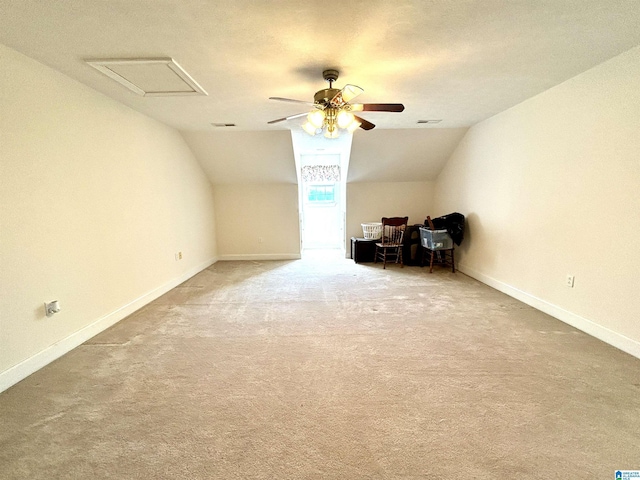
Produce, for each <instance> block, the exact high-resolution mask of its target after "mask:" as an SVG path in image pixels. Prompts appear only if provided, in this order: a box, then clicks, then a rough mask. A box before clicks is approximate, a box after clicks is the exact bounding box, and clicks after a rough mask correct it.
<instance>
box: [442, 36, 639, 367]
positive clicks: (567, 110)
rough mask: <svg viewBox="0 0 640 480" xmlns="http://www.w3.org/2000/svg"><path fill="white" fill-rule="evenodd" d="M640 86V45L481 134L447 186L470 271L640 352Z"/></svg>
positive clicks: (471, 139)
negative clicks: (570, 279) (461, 224)
mask: <svg viewBox="0 0 640 480" xmlns="http://www.w3.org/2000/svg"><path fill="white" fill-rule="evenodd" d="M639 78H640V47H638V48H634V49H632V50H630V51H628V52H626V53H624V54H622V55H620V56H618V57H616V58H614V59H612V60H610V61H608V62H605V63H604V64H602V65H600V66H598V67H595V68H593V69H591V70H589V71H587V72H585V73H583V74H581V75H578V76H577V77H575V78H573V79H571V80H569V81H567V82H565V83H563V84H561V85H559V86H557V87H554V88H552V89H550V90H548V91H547V92H545V93H543V94H540V95H538V96H536V97H534V98H532V99H530V100H527V101H526V102H523V103H522V104H520V105H518V106H516V107H513V108H511V109H510V110H507V111H505V112H503V113H501V114H499V115H496V116H495V117H493V118H491V119H489V120H486V121H484V122H482V123H480V124H478V125H476V126H474V127H473V128H471V129H470V130H469V132H468V133H467V135H466V136H465V138H464V139H463V141H462V142H461V143H460V145H459V146H458V148H457V149H456V151H455V152H454V154H453V155H452V158H451V159H450V160H449V162H448V163H447V165H446V167H445V169H444V170H443V172H442V173H441V175H440V177H439V178H438V181H437V185H436V199H437V208H438V211H439V213H446V212H449V211H454V210H457V211H460V212H463V213H466V214H467V215H468V220H469V222H468V223H469V231H468V238H467V240H466V241H465V243H464V245H463V248H461V249H460V252H461V254H462V255H461V256H460V257H459V258H460V268H461V269H462V270H463V271H465V272H467V273H469V274H471V275H473V276H475V277H477V278H479V279H481V280H483V281H485V282H487V283H489V284H490V285H493V286H495V287H496V288H499V289H502V290H503V291H506V292H508V293H510V294H512V295H514V296H518V297H520V298H522V299H523V300H525V301H527V302H529V303H530V304H532V305H534V306H536V307H538V308H541V309H542V310H545V311H547V312H549V313H551V314H552V315H554V316H556V317H558V318H560V319H562V320H564V321H567V322H568V323H571V324H574V325H576V326H578V327H579V328H581V329H584V330H586V331H588V332H589V333H592V334H593V335H596V336H598V337H600V338H602V339H605V340H606V341H609V342H611V343H614V344H616V345H617V346H619V347H620V348H622V349H625V350H626V351H629V352H632V353H634V354H635V355H637V356H640V348H639V346H640V343H638V342H640V295H638V292H639V291H640V195H639V189H640V153H639V152H640V134H639V132H640V115H639V112H640V89H639V88H638V79H639ZM568 274H570V275H575V287H574V288H568V287H566V286H565V278H566V276H567V275H568Z"/></svg>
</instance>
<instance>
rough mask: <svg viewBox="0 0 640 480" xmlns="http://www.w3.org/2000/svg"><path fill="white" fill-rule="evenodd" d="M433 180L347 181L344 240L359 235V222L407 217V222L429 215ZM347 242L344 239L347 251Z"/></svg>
mask: <svg viewBox="0 0 640 480" xmlns="http://www.w3.org/2000/svg"><path fill="white" fill-rule="evenodd" d="M433 194H434V182H372V183H347V239H349V238H351V237H362V235H363V234H362V226H361V224H363V223H368V222H379V221H380V219H381V218H382V217H404V216H405V215H406V216H408V217H409V225H412V224H415V223H423V222H424V219H425V218H426V216H427V215H431V216H433V201H434V199H433ZM348 250H349V242H347V254H348V253H349V252H348Z"/></svg>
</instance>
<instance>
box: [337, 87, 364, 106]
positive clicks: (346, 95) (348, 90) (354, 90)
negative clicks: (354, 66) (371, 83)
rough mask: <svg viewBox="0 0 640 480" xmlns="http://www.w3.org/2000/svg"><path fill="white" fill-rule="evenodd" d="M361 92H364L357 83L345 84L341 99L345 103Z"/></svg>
mask: <svg viewBox="0 0 640 480" xmlns="http://www.w3.org/2000/svg"><path fill="white" fill-rule="evenodd" d="M362 92H364V90H363V89H362V88H360V87H358V86H357V85H345V86H344V88H343V89H342V100H343V101H344V102H345V103H348V102H350V101H351V100H353V99H354V98H356V97H357V96H358V95H360V94H361V93H362Z"/></svg>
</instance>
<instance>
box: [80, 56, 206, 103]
mask: <svg viewBox="0 0 640 480" xmlns="http://www.w3.org/2000/svg"><path fill="white" fill-rule="evenodd" d="M86 62H87V63H88V64H89V65H91V66H92V67H93V68H95V69H96V70H98V71H100V72H102V73H104V74H105V75H106V76H108V77H109V78H111V79H113V80H115V81H116V82H118V83H120V84H121V85H124V86H125V87H127V88H128V89H129V90H131V91H133V92H135V93H137V94H138V95H142V96H143V97H162V96H172V95H207V92H205V91H204V89H203V88H202V87H201V86H200V85H198V83H197V82H196V81H195V80H194V79H193V78H191V76H190V75H189V74H188V73H187V72H185V71H184V69H183V68H182V67H181V66H180V65H178V63H177V62H176V61H175V60H174V59H173V58H134V59H108V60H87V61H86Z"/></svg>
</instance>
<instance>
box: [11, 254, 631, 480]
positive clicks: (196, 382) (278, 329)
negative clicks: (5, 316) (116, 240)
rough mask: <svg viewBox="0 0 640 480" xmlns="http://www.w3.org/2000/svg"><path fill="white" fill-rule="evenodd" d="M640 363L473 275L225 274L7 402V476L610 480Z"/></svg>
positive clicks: (243, 270)
mask: <svg viewBox="0 0 640 480" xmlns="http://www.w3.org/2000/svg"><path fill="white" fill-rule="evenodd" d="M616 469H640V360H638V359H636V358H633V357H631V356H630V355H627V354H625V353H623V352H621V351H619V350H616V349H615V348H613V347H610V346H608V345H606V344H604V343H602V342H600V341H598V340H596V339H594V338H592V337H589V336H588V335H586V334H584V333H581V332H579V331H577V330H575V329H574V328H572V327H570V326H568V325H566V324H564V323H562V322H560V321H557V320H555V319H553V318H551V317H549V316H547V315H545V314H543V313H541V312H539V311H537V310H534V309H533V308H530V307H528V306H526V305H524V304H522V303H520V302H518V301H516V300H514V299H512V298H510V297H508V296H506V295H503V294H501V293H499V292H497V291H495V290H493V289H491V288H489V287H487V286H485V285H483V284H481V283H479V282H477V281H475V280H473V279H471V278H469V277H467V276H465V275H463V274H462V273H459V272H458V273H455V274H454V273H451V272H450V271H449V270H445V269H443V268H436V269H435V270H434V273H433V274H429V272H428V269H421V268H420V267H405V268H403V269H401V268H399V266H397V265H391V266H389V267H388V268H387V269H386V270H383V269H382V267H381V266H380V265H374V264H359V265H356V264H354V263H353V261H351V260H344V259H339V258H329V257H321V256H319V257H318V256H316V257H311V258H308V259H304V260H300V261H273V262H218V263H216V264H215V265H213V266H211V267H209V268H207V269H206V270H204V271H202V272H201V273H199V274H198V275H196V276H194V277H193V278H191V279H190V280H188V281H186V282H185V283H183V284H182V285H180V286H178V287H177V288H175V289H173V290H172V291H170V292H168V293H167V294H166V295H164V296H162V297H160V298H159V299H157V300H156V301H154V302H152V303H150V304H149V305H147V306H146V307H144V308H142V309H141V310H139V311H138V312H136V313H135V314H133V315H131V316H130V317H128V318H126V319H124V320H123V321H121V322H120V323H118V324H117V325H115V326H113V327H112V328H110V329H109V330H107V331H105V332H103V333H101V334H100V335H98V336H96V337H94V338H93V339H91V340H90V341H88V342H86V343H85V344H83V345H81V346H80V347H78V348H76V349H75V350H73V351H72V352H70V353H68V354H67V355H65V356H64V357H62V358H60V359H59V360H57V361H55V362H53V363H52V364H50V365H48V366H47V367H45V368H43V369H42V370H40V371H38V372H36V373H35V374H33V375H31V376H30V377H29V378H27V379H25V380H24V381H22V382H20V383H18V384H17V385H15V386H14V387H12V388H10V389H9V390H7V391H5V392H3V393H2V394H0V478H2V479H58V478H64V479H66V478H69V479H76V478H77V479H129V478H131V479H133V478H135V479H150V478H185V479H449V478H459V479H462V478H465V479H506V478H509V479H583V478H584V479H609V478H611V479H613V478H614V471H615V470H616Z"/></svg>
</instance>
